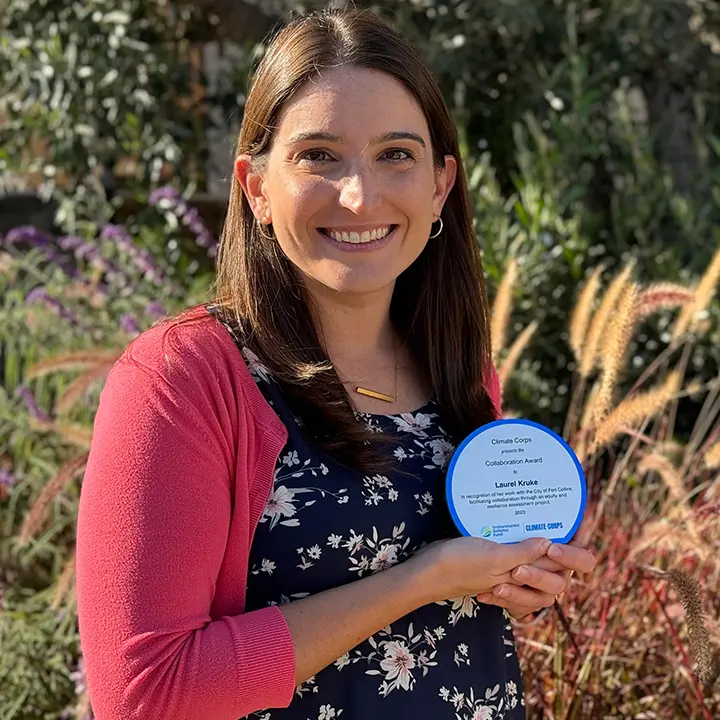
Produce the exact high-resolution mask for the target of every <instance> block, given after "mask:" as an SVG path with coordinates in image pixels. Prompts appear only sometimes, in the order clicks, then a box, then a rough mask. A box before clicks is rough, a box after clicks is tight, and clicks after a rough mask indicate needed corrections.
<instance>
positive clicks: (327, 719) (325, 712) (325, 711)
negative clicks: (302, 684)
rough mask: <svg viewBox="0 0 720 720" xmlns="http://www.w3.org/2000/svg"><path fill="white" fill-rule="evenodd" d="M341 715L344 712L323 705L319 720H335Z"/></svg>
mask: <svg viewBox="0 0 720 720" xmlns="http://www.w3.org/2000/svg"><path fill="white" fill-rule="evenodd" d="M341 714H342V710H335V708H334V707H332V706H330V705H321V706H320V714H319V715H318V720H334V718H336V717H338V716H339V715H341Z"/></svg>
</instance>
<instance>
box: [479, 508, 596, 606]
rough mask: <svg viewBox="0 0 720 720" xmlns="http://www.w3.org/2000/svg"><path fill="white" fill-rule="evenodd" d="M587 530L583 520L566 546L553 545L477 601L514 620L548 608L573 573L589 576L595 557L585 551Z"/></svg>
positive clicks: (563, 589)
mask: <svg viewBox="0 0 720 720" xmlns="http://www.w3.org/2000/svg"><path fill="white" fill-rule="evenodd" d="M587 530H588V522H587V520H584V521H583V523H582V524H581V525H580V528H579V529H578V531H577V533H576V534H575V536H574V537H573V539H572V540H571V541H570V542H569V543H568V544H567V545H553V546H552V547H551V548H550V549H549V550H548V552H547V556H545V557H541V558H539V559H538V560H536V561H535V562H534V563H532V564H531V565H522V566H520V567H518V568H516V569H515V570H514V571H513V572H512V573H511V580H509V581H507V582H503V583H500V584H498V585H496V586H495V587H494V588H493V590H492V592H489V593H482V594H480V595H479V596H478V600H480V602H484V603H486V604H488V605H498V606H499V607H503V608H505V609H506V610H507V611H508V612H509V613H510V614H511V615H512V616H513V617H515V618H517V619H520V618H522V617H525V616H526V615H529V614H530V613H533V612H537V611H538V610H541V609H542V608H545V607H550V606H551V605H552V604H553V603H554V602H555V599H556V597H557V596H558V595H561V594H562V593H564V592H565V591H566V590H567V589H568V588H569V587H570V578H571V576H572V573H573V572H581V573H589V572H592V571H593V569H594V568H595V565H596V562H597V561H596V560H595V557H594V555H593V554H592V553H591V552H590V551H589V550H586V549H585V545H586V544H587V539H588V538H587Z"/></svg>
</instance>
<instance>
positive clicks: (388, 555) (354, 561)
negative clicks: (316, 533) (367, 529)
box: [343, 522, 410, 577]
mask: <svg viewBox="0 0 720 720" xmlns="http://www.w3.org/2000/svg"><path fill="white" fill-rule="evenodd" d="M404 531H405V523H404V522H403V523H400V525H397V526H396V527H394V528H393V530H392V537H390V538H381V537H380V536H379V533H378V529H377V528H376V527H374V526H373V531H372V537H365V536H363V535H355V532H354V531H353V530H351V531H350V532H351V537H350V540H348V541H347V542H346V543H345V544H344V545H343V547H344V548H345V549H346V550H350V558H349V559H350V569H351V570H353V571H354V572H357V573H358V575H359V576H361V577H362V575H363V573H365V572H367V571H368V570H370V571H372V572H378V571H380V570H386V569H387V568H389V567H390V566H391V565H394V564H395V563H397V562H398V560H399V559H400V557H402V556H406V555H407V548H408V545H409V544H410V540H409V539H407V538H403V533H404ZM363 551H369V552H370V553H372V554H371V555H368V554H366V552H363ZM360 553H362V554H361V555H360V557H357V556H358V554H360Z"/></svg>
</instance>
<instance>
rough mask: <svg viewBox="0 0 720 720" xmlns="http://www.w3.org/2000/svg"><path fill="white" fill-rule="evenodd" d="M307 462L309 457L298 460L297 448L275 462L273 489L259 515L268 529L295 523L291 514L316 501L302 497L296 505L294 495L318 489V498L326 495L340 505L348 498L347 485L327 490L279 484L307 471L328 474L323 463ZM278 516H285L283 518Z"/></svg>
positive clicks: (295, 520) (315, 491) (312, 473)
mask: <svg viewBox="0 0 720 720" xmlns="http://www.w3.org/2000/svg"><path fill="white" fill-rule="evenodd" d="M310 462H311V459H310V458H308V459H307V460H305V461H304V462H302V461H301V460H300V458H299V457H298V453H297V451H295V450H292V451H290V452H288V453H286V454H285V455H284V456H283V458H282V461H281V462H280V463H279V464H278V467H277V468H276V470H275V479H274V486H273V491H272V492H271V493H270V497H269V498H268V501H267V503H266V504H265V508H264V510H263V514H262V517H261V518H260V522H267V521H268V520H269V521H270V530H272V529H273V528H275V526H276V525H285V526H287V527H297V526H298V525H300V520H299V518H297V517H295V515H296V514H297V513H298V512H299V511H300V510H303V509H304V508H308V507H311V506H312V505H314V504H315V503H316V502H317V501H316V500H306V501H305V502H304V503H303V504H302V505H296V504H295V503H296V502H297V501H296V499H295V496H296V495H300V494H303V493H305V494H307V493H318V494H319V495H320V497H322V498H324V497H326V496H327V495H330V496H331V497H333V498H335V500H336V501H337V502H338V503H339V504H341V505H342V504H344V503H346V502H348V500H349V497H348V495H347V488H340V489H339V490H336V491H331V490H326V489H324V488H318V487H312V486H309V487H287V486H286V485H285V484H283V483H284V482H287V483H288V484H292V480H294V479H296V478H300V477H303V476H305V475H306V474H307V473H309V474H311V475H312V476H313V477H317V476H318V473H320V474H321V475H327V474H328V472H329V469H328V467H327V465H324V464H323V463H320V464H319V465H318V466H312V465H311V464H310ZM282 518H287V519H285V520H283V519H282Z"/></svg>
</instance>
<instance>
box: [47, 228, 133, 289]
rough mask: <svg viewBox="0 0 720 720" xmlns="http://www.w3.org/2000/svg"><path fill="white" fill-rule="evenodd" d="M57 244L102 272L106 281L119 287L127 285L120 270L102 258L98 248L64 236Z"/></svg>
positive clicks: (74, 237) (83, 241)
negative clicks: (115, 283)
mask: <svg viewBox="0 0 720 720" xmlns="http://www.w3.org/2000/svg"><path fill="white" fill-rule="evenodd" d="M57 244H58V246H59V247H61V248H62V249H63V250H67V251H72V252H73V254H74V255H75V257H76V258H77V259H78V260H82V259H85V260H87V261H88V262H89V263H90V265H92V266H93V267H96V268H98V269H99V270H102V271H103V272H104V273H105V275H106V276H107V278H108V280H110V281H114V282H117V283H118V284H120V285H126V284H127V278H126V277H125V274H124V273H123V272H122V270H120V268H119V267H118V266H117V265H115V264H114V263H113V262H111V261H110V260H108V259H107V258H105V257H103V255H102V253H101V252H100V250H99V248H97V247H96V246H95V245H93V244H92V243H89V242H86V241H85V240H83V239H82V238H79V237H77V236H75V235H65V236H64V237H60V238H58V241H57Z"/></svg>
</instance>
